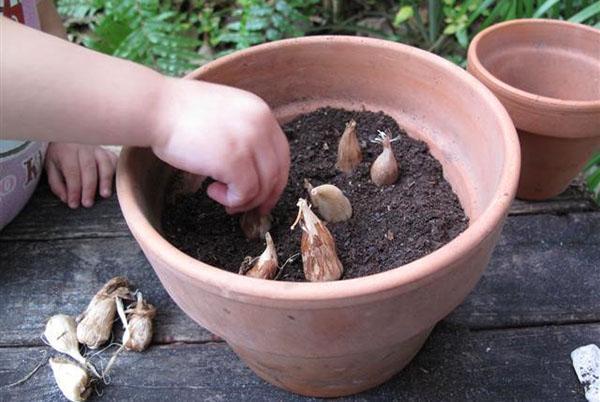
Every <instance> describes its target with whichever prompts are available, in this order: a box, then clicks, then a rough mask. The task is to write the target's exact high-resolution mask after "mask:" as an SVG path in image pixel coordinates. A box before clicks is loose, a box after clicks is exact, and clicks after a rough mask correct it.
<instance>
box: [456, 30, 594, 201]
mask: <svg viewBox="0 0 600 402" xmlns="http://www.w3.org/2000/svg"><path fill="white" fill-rule="evenodd" d="M468 70H469V72H471V74H473V75H474V76H475V77H477V78H478V79H479V80H480V81H481V82H483V83H484V84H485V85H486V86H487V87H488V88H490V89H491V90H492V92H494V94H495V95H496V96H497V97H498V99H500V102H502V104H503V105H504V107H506V110H507V111H508V113H509V114H510V116H511V118H512V120H513V122H514V124H515V126H516V127H517V130H518V133H519V139H520V141H521V157H522V163H521V181H520V183H519V188H518V191H517V197H519V198H524V199H531V200H541V199H545V198H549V197H553V196H555V195H557V194H559V193H561V192H562V191H563V190H565V189H566V188H567V186H568V185H569V182H570V181H571V180H572V179H573V178H574V177H575V176H576V175H577V173H579V172H580V171H581V169H582V168H583V166H584V165H585V163H586V161H587V160H588V159H589V158H590V157H591V155H592V153H593V152H594V151H595V150H597V149H599V148H600V30H598V29H594V28H592V27H588V26H585V25H580V24H573V23H569V22H564V21H556V20H542V19H524V20H513V21H508V22H504V23H502V24H498V25H494V26H491V27H489V28H487V29H485V30H483V31H482V32H480V33H479V34H478V35H477V36H475V38H474V39H473V41H472V42H471V45H470V46H469V52H468Z"/></svg>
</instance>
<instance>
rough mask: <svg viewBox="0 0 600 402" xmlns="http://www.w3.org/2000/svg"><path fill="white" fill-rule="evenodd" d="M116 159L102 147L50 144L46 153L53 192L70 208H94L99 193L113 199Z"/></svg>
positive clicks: (46, 164) (47, 171)
mask: <svg viewBox="0 0 600 402" xmlns="http://www.w3.org/2000/svg"><path fill="white" fill-rule="evenodd" d="M116 166H117V155H115V154H114V153H113V152H111V151H108V150H106V149H104V148H102V147H98V146H92V145H80V144H66V143H54V142H53V143H51V144H50V145H48V151H47V152H46V162H45V167H46V173H47V175H48V183H49V184H50V189H51V190H52V192H53V193H54V194H55V195H56V196H57V197H58V198H60V199H61V200H62V202H64V203H67V204H68V205H69V207H71V208H77V207H79V205H80V203H81V205H83V206H84V207H87V208H89V207H91V206H92V205H94V199H95V197H96V189H97V188H99V189H100V191H99V193H100V195H101V196H102V197H105V198H106V197H110V195H111V193H112V181H113V177H114V175H115V169H116Z"/></svg>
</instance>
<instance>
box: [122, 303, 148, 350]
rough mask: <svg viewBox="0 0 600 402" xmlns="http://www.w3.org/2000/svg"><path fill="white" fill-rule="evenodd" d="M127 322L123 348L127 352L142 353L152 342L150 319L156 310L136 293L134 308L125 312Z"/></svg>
mask: <svg viewBox="0 0 600 402" xmlns="http://www.w3.org/2000/svg"><path fill="white" fill-rule="evenodd" d="M127 313H128V318H129V322H128V324H127V330H126V331H125V333H124V334H123V346H125V349H127V350H133V351H136V352H142V351H144V350H146V348H147V347H148V345H150V342H151V341H152V334H153V333H154V332H153V326H152V319H153V318H154V317H155V316H156V308H155V307H154V306H153V305H152V304H149V303H147V302H146V301H145V300H144V299H143V298H142V294H141V293H138V301H137V303H136V304H135V306H134V307H133V308H132V309H131V310H128V311H127Z"/></svg>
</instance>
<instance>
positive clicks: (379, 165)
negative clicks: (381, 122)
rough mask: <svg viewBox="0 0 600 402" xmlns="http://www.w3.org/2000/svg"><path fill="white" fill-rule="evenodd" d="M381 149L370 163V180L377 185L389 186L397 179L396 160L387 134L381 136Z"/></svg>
mask: <svg viewBox="0 0 600 402" xmlns="http://www.w3.org/2000/svg"><path fill="white" fill-rule="evenodd" d="M381 143H382V145H383V151H382V152H381V154H379V156H378V157H377V159H375V162H373V164H372V165H371V180H373V183H375V184H376V185H377V186H379V187H381V186H389V185H390V184H394V183H395V182H396V180H398V162H396V158H395V157H394V152H393V151H392V144H391V140H390V138H389V137H388V136H386V135H384V136H382V141H381Z"/></svg>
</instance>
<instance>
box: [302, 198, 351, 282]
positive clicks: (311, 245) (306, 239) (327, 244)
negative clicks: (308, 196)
mask: <svg viewBox="0 0 600 402" xmlns="http://www.w3.org/2000/svg"><path fill="white" fill-rule="evenodd" d="M298 208H299V211H298V217H297V218H296V222H294V225H293V226H292V229H293V228H294V227H295V226H296V224H298V223H299V224H300V228H301V229H302V240H301V242H300V251H301V254H302V265H303V268H304V276H305V277H306V279H307V280H309V281H311V282H323V281H335V280H338V279H340V278H341V277H342V274H343V273H344V268H343V266H342V263H341V262H340V260H339V258H338V256H337V253H336V250H335V241H334V240H333V236H332V235H331V233H330V232H329V230H328V229H327V228H326V227H325V225H323V222H321V220H320V219H319V218H318V217H317V215H315V214H314V212H312V211H311V209H310V206H309V205H308V203H307V202H306V200H304V199H302V198H300V199H299V200H298Z"/></svg>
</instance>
